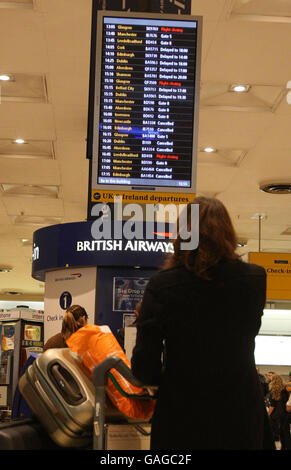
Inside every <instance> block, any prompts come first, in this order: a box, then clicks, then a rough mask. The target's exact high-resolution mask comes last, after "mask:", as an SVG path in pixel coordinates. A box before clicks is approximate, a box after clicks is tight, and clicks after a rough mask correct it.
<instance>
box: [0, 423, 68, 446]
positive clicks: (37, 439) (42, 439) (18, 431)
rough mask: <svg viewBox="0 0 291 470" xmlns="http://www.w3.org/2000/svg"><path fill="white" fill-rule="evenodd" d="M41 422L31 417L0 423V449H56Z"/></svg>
mask: <svg viewBox="0 0 291 470" xmlns="http://www.w3.org/2000/svg"><path fill="white" fill-rule="evenodd" d="M58 449H60V447H58V446H57V445H56V444H55V443H54V442H53V441H52V440H51V439H50V438H49V436H48V434H47V432H46V431H45V430H44V429H43V427H42V426H41V424H40V423H39V422H37V421H35V420H33V419H24V420H19V421H12V422H11V421H10V422H7V423H1V424H0V451H1V450H58Z"/></svg>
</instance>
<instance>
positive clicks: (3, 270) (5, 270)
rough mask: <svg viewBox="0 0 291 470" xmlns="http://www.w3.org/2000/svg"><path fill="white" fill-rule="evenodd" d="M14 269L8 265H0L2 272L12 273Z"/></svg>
mask: <svg viewBox="0 0 291 470" xmlns="http://www.w3.org/2000/svg"><path fill="white" fill-rule="evenodd" d="M10 271H12V268H10V267H8V266H0V273H10Z"/></svg>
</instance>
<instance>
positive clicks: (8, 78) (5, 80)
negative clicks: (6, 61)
mask: <svg viewBox="0 0 291 470" xmlns="http://www.w3.org/2000/svg"><path fill="white" fill-rule="evenodd" d="M0 80H1V81H2V82H8V81H9V80H10V77H9V75H6V74H2V75H0Z"/></svg>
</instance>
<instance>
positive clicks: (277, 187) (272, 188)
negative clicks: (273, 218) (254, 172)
mask: <svg viewBox="0 0 291 470" xmlns="http://www.w3.org/2000/svg"><path fill="white" fill-rule="evenodd" d="M260 190H261V191H264V192H265V193H269V194H291V183H267V184H261V185H260Z"/></svg>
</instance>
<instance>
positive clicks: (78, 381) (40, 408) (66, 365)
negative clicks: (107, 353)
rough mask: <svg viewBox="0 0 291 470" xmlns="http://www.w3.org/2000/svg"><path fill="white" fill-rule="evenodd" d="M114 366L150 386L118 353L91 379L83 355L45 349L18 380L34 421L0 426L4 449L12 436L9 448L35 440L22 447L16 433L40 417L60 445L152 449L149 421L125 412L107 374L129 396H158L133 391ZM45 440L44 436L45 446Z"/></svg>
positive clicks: (27, 429)
mask: <svg viewBox="0 0 291 470" xmlns="http://www.w3.org/2000/svg"><path fill="white" fill-rule="evenodd" d="M111 369H116V370H117V371H118V372H119V373H120V374H121V375H122V376H123V377H124V378H125V379H126V380H127V381H128V382H129V383H131V384H132V385H134V386H137V387H143V388H146V386H145V385H143V384H141V383H140V382H139V381H138V380H137V379H136V378H135V377H134V376H133V374H132V372H131V369H130V368H129V367H128V366H127V365H126V364H125V363H124V362H123V361H122V359H120V358H118V357H109V358H107V359H105V360H104V361H103V362H101V363H100V364H99V365H98V366H96V367H95V368H94V370H93V380H91V379H90V378H89V377H88V371H87V372H86V370H85V368H84V366H83V364H82V362H81V359H80V358H79V357H77V356H76V355H74V353H72V352H71V351H70V349H68V348H64V349H49V350H47V351H46V352H44V353H42V354H40V355H39V356H38V357H37V358H36V359H35V361H34V362H33V363H32V364H31V365H30V366H29V367H28V368H27V370H26V371H25V373H24V374H23V375H22V376H21V378H20V380H19V390H20V393H21V394H22V396H23V397H24V399H25V400H26V401H27V404H28V405H29V407H30V409H31V410H32V414H33V419H32V420H31V422H29V420H26V421H25V422H24V423H23V425H24V428H23V429H22V428H21V424H22V423H21V422H19V423H18V426H17V427H16V425H15V422H14V423H12V424H11V426H5V429H4V428H3V429H1V428H2V426H0V450H1V449H5V446H6V444H7V445H8V440H9V439H10V444H9V446H10V448H13V446H14V445H15V446H16V449H19V450H22V449H26V448H27V445H28V446H31V445H32V443H31V439H27V444H23V446H24V447H22V448H21V447H18V446H19V445H20V444H19V442H20V441H19V439H18V441H17V440H16V438H15V437H14V435H16V434H20V433H22V432H23V431H24V430H25V433H35V430H34V428H33V427H35V424H36V423H38V422H39V423H38V425H41V427H42V428H43V430H44V434H46V433H47V435H48V436H47V437H48V442H47V443H48V446H49V447H51V444H52V441H53V443H54V444H55V445H57V446H58V447H59V448H67V449H68V448H75V449H84V450H85V449H86V450H92V449H93V450H136V449H148V447H149V436H150V423H149V422H145V421H142V420H133V419H131V418H128V417H127V416H125V415H124V414H123V413H122V412H120V411H119V410H118V409H117V408H116V407H115V406H114V405H113V404H112V403H111V402H110V400H109V398H108V396H107V394H106V390H105V388H106V385H107V380H108V378H110V379H111V380H112V382H113V383H114V385H115V386H116V387H117V388H118V389H119V392H120V393H122V394H123V395H124V396H126V397H128V398H132V399H137V400H152V399H155V398H156V397H155V396H154V395H152V396H151V395H149V394H144V395H128V394H127V393H126V392H124V391H123V390H122V389H121V387H120V386H119V384H118V382H117V381H116V380H115V378H114V376H113V375H112V373H111V372H110V371H111ZM35 418H36V419H35ZM114 430H115V431H114ZM120 436H121V437H120ZM114 438H115V440H114ZM118 439H119V440H118ZM145 440H147V444H145V442H144V441H145ZM22 442H24V441H22ZM121 444H122V446H121V447H118V445H121ZM45 445H46V444H45V441H43V442H42V446H45ZM127 445H128V447H127ZM112 446H113V447H112ZM132 446H133V447H132ZM143 446H144V447H143ZM29 448H30V449H31V447H29ZM42 448H43V447H42ZM16 449H15V450H16Z"/></svg>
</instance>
